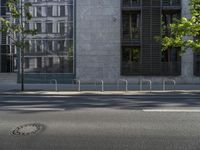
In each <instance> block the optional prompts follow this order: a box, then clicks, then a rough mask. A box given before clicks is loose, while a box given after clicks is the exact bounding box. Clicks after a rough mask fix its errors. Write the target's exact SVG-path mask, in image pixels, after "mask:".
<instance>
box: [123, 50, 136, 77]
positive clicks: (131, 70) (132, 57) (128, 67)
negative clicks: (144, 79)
mask: <svg viewBox="0 0 200 150" xmlns="http://www.w3.org/2000/svg"><path fill="white" fill-rule="evenodd" d="M121 70H122V75H137V74H139V73H140V47H123V48H122V68H121Z"/></svg>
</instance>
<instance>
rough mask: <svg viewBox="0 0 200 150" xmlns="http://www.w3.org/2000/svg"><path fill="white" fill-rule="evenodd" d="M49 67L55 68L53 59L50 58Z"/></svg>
mask: <svg viewBox="0 0 200 150" xmlns="http://www.w3.org/2000/svg"><path fill="white" fill-rule="evenodd" d="M49 67H53V57H50V58H49Z"/></svg>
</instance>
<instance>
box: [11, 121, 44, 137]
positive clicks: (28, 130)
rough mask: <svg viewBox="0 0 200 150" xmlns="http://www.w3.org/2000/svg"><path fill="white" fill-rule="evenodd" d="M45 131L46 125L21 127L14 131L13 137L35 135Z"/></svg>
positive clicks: (33, 124) (34, 124)
mask: <svg viewBox="0 0 200 150" xmlns="http://www.w3.org/2000/svg"><path fill="white" fill-rule="evenodd" d="M42 130H44V125H42V124H38V123H32V124H25V125H21V126H19V127H17V128H15V129H14V130H12V132H11V134H12V135H19V136H20V135H22V136H23V135H35V134H37V133H39V132H41V131H42Z"/></svg>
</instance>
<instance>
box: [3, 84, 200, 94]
mask: <svg viewBox="0 0 200 150" xmlns="http://www.w3.org/2000/svg"><path fill="white" fill-rule="evenodd" d="M20 87H21V85H20V84H0V95H54V96H62V95H66V96H67V95H68V96H70V95H71V96H73V95H177V94H183V95H184V94H195V95H196V94H198V95H199V94H200V85H176V87H175V89H174V87H173V86H172V85H167V86H166V91H163V89H162V85H153V87H152V91H151V92H150V90H149V87H148V85H146V86H144V90H143V91H140V86H139V85H130V86H128V91H125V85H121V86H120V87H119V89H118V88H117V85H114V84H112V85H105V86H104V92H101V90H102V89H101V86H100V85H99V86H96V87H95V85H92V84H90V85H81V91H80V92H78V86H77V85H71V84H65V85H64V84H62V85H60V84H59V85H58V86H57V88H58V91H57V92H56V88H55V85H53V84H26V85H25V91H24V92H21V91H20Z"/></svg>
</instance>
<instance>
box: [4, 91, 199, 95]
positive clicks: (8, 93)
mask: <svg viewBox="0 0 200 150" xmlns="http://www.w3.org/2000/svg"><path fill="white" fill-rule="evenodd" d="M0 95H38V96H45V95H48V96H79V95H80V96H94V95H102V96H109V95H113V96H117V95H124V96H126V95H127V96H129V95H149V96H153V95H200V90H175V91H170V90H168V91H152V92H149V91H127V92H125V91H104V92H99V91H81V92H70V91H68V92H64V91H62V92H53V91H24V92H21V91H7V92H0Z"/></svg>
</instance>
